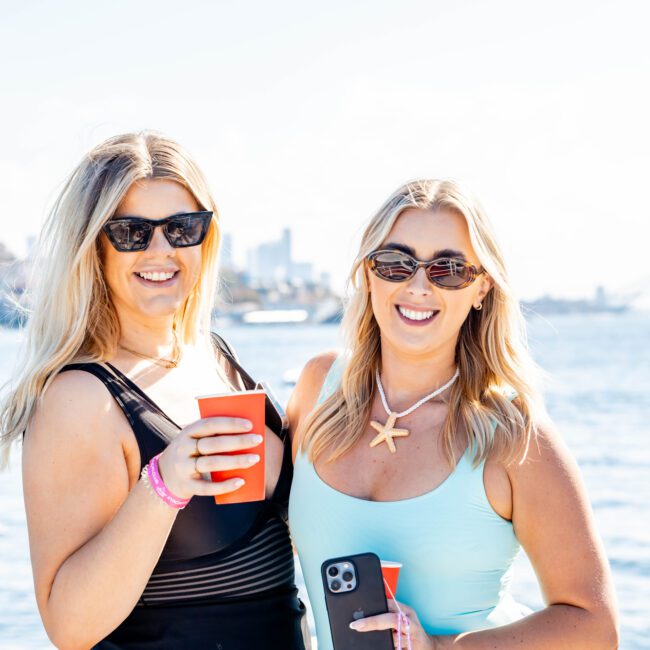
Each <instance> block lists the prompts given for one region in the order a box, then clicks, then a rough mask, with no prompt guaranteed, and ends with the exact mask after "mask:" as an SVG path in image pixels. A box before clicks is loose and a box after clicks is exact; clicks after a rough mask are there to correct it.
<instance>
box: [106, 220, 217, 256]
mask: <svg viewBox="0 0 650 650" xmlns="http://www.w3.org/2000/svg"><path fill="white" fill-rule="evenodd" d="M211 219H212V212H207V211H203V212H184V213H183V214H174V215H172V216H171V217H166V218H165V219H145V218H144V217H117V218H115V219H111V220H110V221H108V222H106V223H105V224H104V227H103V230H104V232H105V233H106V236H107V237H108V238H109V240H110V242H111V244H113V246H114V248H115V249H116V250H118V251H120V252H122V253H126V252H132V251H143V250H146V248H147V247H148V246H149V244H150V243H151V238H152V237H153V231H154V228H158V227H161V228H162V229H163V233H164V234H165V239H166V240H167V241H168V242H169V245H170V246H173V247H174V248H187V247H188V246H198V245H199V244H200V243H201V242H203V240H204V239H205V235H206V233H207V232H208V227H209V226H210V220H211Z"/></svg>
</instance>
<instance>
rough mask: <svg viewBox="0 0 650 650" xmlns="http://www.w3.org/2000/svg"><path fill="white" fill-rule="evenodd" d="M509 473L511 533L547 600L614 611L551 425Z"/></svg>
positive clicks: (568, 459)
mask: <svg viewBox="0 0 650 650" xmlns="http://www.w3.org/2000/svg"><path fill="white" fill-rule="evenodd" d="M508 472H509V475H510V479H511V483H512V487H513V517H512V521H513V525H514V528H515V532H516V534H517V537H518V539H519V541H520V542H521V544H522V546H523V547H524V549H525V551H526V553H527V555H528V557H529V558H530V560H531V562H532V565H533V567H534V569H535V572H536V574H537V577H538V579H539V581H540V585H541V588H542V592H543V595H544V599H545V601H546V602H547V603H548V604H556V603H564V604H569V605H574V606H577V607H581V608H584V609H587V610H590V611H603V610H606V611H609V612H610V613H611V612H613V610H614V606H615V605H614V603H615V597H614V594H613V587H612V583H611V576H610V571H609V566H608V562H607V558H606V556H605V553H604V550H603V546H602V543H601V541H600V537H599V535H598V532H597V530H596V526H595V522H594V519H593V515H592V511H591V506H590V503H589V499H588V497H587V494H586V491H585V488H584V485H583V483H582V479H581V476H580V471H579V469H578V466H577V464H576V462H575V460H574V458H573V456H572V455H571V453H570V452H569V450H568V448H567V446H566V445H565V443H564V442H563V441H562V439H561V438H560V436H559V434H558V433H557V432H556V431H555V429H554V428H553V426H552V425H551V423H550V422H549V423H545V424H544V425H543V426H540V427H538V428H537V436H536V437H533V438H532V440H531V444H530V446H529V449H528V451H527V453H526V455H525V457H524V459H523V460H522V462H521V463H519V464H516V465H511V466H509V468H508Z"/></svg>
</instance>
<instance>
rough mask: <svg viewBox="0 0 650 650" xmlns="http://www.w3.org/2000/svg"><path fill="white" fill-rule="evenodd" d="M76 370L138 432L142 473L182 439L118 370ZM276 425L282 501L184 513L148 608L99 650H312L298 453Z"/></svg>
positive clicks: (274, 420)
mask: <svg viewBox="0 0 650 650" xmlns="http://www.w3.org/2000/svg"><path fill="white" fill-rule="evenodd" d="M213 339H214V342H215V346H216V347H217V349H218V351H219V352H220V354H221V357H222V359H223V360H224V364H225V366H226V367H227V369H228V370H230V371H231V372H234V373H235V375H236V379H237V380H238V381H239V382H240V385H241V386H242V387H244V388H246V389H249V390H250V389H253V388H254V387H255V385H256V383H255V381H254V380H253V379H252V378H251V377H250V376H249V375H248V373H247V372H246V371H245V370H244V369H243V368H242V367H241V366H240V365H239V363H238V362H237V360H236V359H235V357H234V355H233V354H232V352H231V350H230V348H229V347H228V346H227V344H226V343H225V341H223V340H222V339H221V338H219V337H217V336H216V335H213ZM107 366H108V367H107ZM66 370H83V371H85V372H90V373H91V374H93V375H94V376H95V377H97V378H98V379H100V380H101V381H102V383H103V384H104V385H105V386H106V388H107V389H108V390H109V392H110V393H111V395H112V396H113V397H114V399H115V401H116V402H117V403H118V404H119V406H120V407H121V409H122V411H123V412H124V414H125V416H126V417H127V419H128V421H129V423H130V424H131V428H132V429H133V433H134V435H135V437H136V440H137V443H138V447H139V449H140V458H141V467H144V466H145V465H146V464H147V463H148V462H149V460H150V459H151V458H152V457H153V456H155V455H156V454H159V453H160V452H162V451H163V450H164V449H165V447H166V446H167V444H168V442H169V440H170V439H171V438H173V437H174V436H175V435H176V434H177V433H178V431H179V429H180V427H179V426H178V425H177V424H176V423H175V422H173V420H171V419H170V418H169V417H168V416H167V415H166V414H165V413H164V412H163V411H162V410H161V409H160V408H159V407H158V406H157V405H156V404H155V402H153V401H152V400H151V399H150V398H149V397H148V396H147V394H146V393H145V392H144V391H143V390H142V389H140V388H139V387H138V386H137V384H135V383H134V382H133V381H131V380H130V379H129V378H128V377H127V376H126V375H124V374H123V373H122V372H120V371H119V370H118V369H117V368H115V367H114V366H112V365H110V364H106V366H104V365H102V364H98V363H84V364H70V365H68V366H65V367H64V368H63V370H62V371H66ZM266 424H267V426H268V427H269V428H271V429H272V430H273V431H274V432H275V433H276V434H277V435H278V436H279V437H280V439H281V440H282V441H283V443H284V457H283V462H282V468H281V471H280V476H279V478H278V482H277V485H276V488H275V491H274V494H273V496H272V497H271V498H270V499H267V500H265V501H256V502H250V503H243V504H232V505H216V504H215V502H214V498H213V497H200V496H195V497H193V498H192V500H191V501H190V503H189V504H188V505H187V507H186V508H185V509H183V510H180V511H179V513H178V516H177V518H176V520H175V522H174V525H173V526H172V529H171V532H170V534H169V537H168V539H167V542H166V544H165V546H164V548H163V551H162V554H161V556H160V559H159V561H158V563H157V564H156V567H155V568H154V571H153V574H152V576H151V578H150V580H149V582H148V583H147V586H146V587H145V590H144V592H143V594H142V596H141V598H140V600H139V602H138V605H137V606H136V608H135V609H134V610H133V612H132V613H131V614H130V615H129V617H128V618H127V619H126V620H125V621H124V622H123V623H122V624H121V625H120V626H119V627H118V628H117V629H116V630H114V631H113V632H112V633H111V634H109V636H108V637H106V638H105V639H104V640H103V641H101V642H100V643H99V644H98V645H97V646H96V647H97V648H101V649H104V650H105V649H108V648H111V649H116V648H124V649H126V648H129V649H136V648H138V649H140V648H153V647H156V648H158V647H160V648H185V647H190V644H193V647H196V648H203V647H206V648H208V647H209V648H221V650H229V649H231V648H232V649H233V650H234V649H235V648H288V649H293V648H295V649H301V650H302V648H304V645H303V640H302V633H301V619H302V616H303V614H304V607H303V606H302V603H300V602H299V601H298V599H297V596H296V593H297V592H296V588H295V584H294V583H295V575H294V564H293V551H292V546H291V540H290V538H289V530H288V527H287V509H288V502H289V491H290V486H291V478H292V472H293V468H292V464H291V445H290V442H289V439H288V438H289V436H288V435H287V432H286V431H285V430H283V429H282V421H281V418H280V417H279V415H278V413H277V411H275V409H274V408H273V406H272V404H271V403H270V401H269V400H267V404H266Z"/></svg>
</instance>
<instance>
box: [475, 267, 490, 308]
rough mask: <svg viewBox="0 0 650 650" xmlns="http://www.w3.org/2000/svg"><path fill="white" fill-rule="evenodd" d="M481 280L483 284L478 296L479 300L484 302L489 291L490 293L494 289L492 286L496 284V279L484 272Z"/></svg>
mask: <svg viewBox="0 0 650 650" xmlns="http://www.w3.org/2000/svg"><path fill="white" fill-rule="evenodd" d="M480 282H481V286H480V288H479V291H478V295H477V296H476V297H477V298H478V300H479V302H483V300H484V299H485V296H487V295H488V293H490V291H491V290H492V287H493V286H494V280H492V278H491V277H490V276H489V275H488V274H487V273H482V274H481V279H480Z"/></svg>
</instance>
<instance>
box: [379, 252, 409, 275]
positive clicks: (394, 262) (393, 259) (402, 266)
mask: <svg viewBox="0 0 650 650" xmlns="http://www.w3.org/2000/svg"><path fill="white" fill-rule="evenodd" d="M373 262H374V267H373V269H374V271H375V273H376V274H377V275H378V276H379V277H381V278H383V279H384V280H390V281H391V282H402V281H404V280H408V279H409V278H410V277H411V276H412V275H413V269H414V265H413V262H412V260H411V258H410V257H408V256H407V255H405V254H404V253H400V252H397V251H382V252H381V253H378V254H377V255H375V256H374V257H373Z"/></svg>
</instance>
